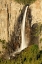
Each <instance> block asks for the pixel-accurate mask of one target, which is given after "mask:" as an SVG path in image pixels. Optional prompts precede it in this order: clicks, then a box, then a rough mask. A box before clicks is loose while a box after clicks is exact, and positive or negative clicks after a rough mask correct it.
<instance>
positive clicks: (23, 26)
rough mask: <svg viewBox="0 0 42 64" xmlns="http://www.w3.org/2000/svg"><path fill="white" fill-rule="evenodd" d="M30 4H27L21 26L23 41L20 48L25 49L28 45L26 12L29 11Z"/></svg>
mask: <svg viewBox="0 0 42 64" xmlns="http://www.w3.org/2000/svg"><path fill="white" fill-rule="evenodd" d="M27 9H28V6H26V9H25V12H24V15H23V21H22V26H21V36H22V43H21V47H20V49H21V50H23V49H25V48H26V47H27V43H26V39H25V21H26V13H27Z"/></svg>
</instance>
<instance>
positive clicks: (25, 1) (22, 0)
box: [15, 0, 35, 5]
mask: <svg viewBox="0 0 42 64" xmlns="http://www.w3.org/2000/svg"><path fill="white" fill-rule="evenodd" d="M15 1H17V2H18V3H22V4H25V5H26V4H31V3H33V2H34V1H35V0H15Z"/></svg>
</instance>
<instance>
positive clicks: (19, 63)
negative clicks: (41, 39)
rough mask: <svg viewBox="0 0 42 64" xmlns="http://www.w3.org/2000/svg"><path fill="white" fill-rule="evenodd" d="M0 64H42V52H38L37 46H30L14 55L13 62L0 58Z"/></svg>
mask: <svg viewBox="0 0 42 64" xmlns="http://www.w3.org/2000/svg"><path fill="white" fill-rule="evenodd" d="M0 64H42V51H39V49H38V46H37V45H32V46H29V48H26V49H25V50H23V51H22V52H20V54H18V55H16V57H15V58H14V59H13V60H2V59H1V58H0Z"/></svg>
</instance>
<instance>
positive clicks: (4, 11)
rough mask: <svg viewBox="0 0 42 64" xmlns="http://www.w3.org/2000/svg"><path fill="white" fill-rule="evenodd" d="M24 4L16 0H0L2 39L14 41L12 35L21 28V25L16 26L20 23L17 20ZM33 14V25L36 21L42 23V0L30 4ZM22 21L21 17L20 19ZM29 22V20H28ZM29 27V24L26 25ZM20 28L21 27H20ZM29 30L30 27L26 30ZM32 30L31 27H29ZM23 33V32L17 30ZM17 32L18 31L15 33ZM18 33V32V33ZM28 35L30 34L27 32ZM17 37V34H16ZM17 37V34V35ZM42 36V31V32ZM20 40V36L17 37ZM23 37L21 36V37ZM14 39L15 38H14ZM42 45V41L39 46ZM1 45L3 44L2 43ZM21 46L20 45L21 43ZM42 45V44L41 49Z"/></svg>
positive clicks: (0, 32)
mask: <svg viewBox="0 0 42 64" xmlns="http://www.w3.org/2000/svg"><path fill="white" fill-rule="evenodd" d="M23 6H24V5H22V4H19V3H17V2H15V1H14V0H0V39H2V40H6V41H7V42H8V41H10V40H11V41H12V39H11V37H13V35H12V34H13V33H15V30H17V31H18V30H20V28H19V27H20V26H21V25H19V26H18V27H17V26H16V28H17V29H15V27H14V26H15V24H16V25H17V24H19V23H18V22H17V19H18V17H19V15H20V14H21V10H22V9H23ZM30 9H31V14H32V22H31V26H32V25H33V24H35V23H41V24H42V0H37V1H35V2H34V3H33V4H31V5H30ZM19 21H21V18H20V20H19ZM20 23H21V22H20ZM26 23H27V22H26ZM26 26H27V27H28V24H27V25H26ZM18 28H19V29H18ZM27 31H28V28H27V30H26V32H27ZM29 31H30V29H29ZM17 33H19V34H20V33H21V32H17ZM15 34H16V33H15ZM17 35H18V34H17ZM26 36H27V37H28V34H26ZM14 37H15V36H14ZM16 37H17V36H16ZM41 37H42V32H41ZM41 37H40V38H41ZM16 39H17V42H18V37H17V38H16ZM19 39H21V36H20V37H19ZM13 41H14V39H13ZM40 45H42V44H41V43H40V44H39V46H40ZM0 46H1V44H0ZM19 46H20V45H19ZM41 47H42V46H40V49H41Z"/></svg>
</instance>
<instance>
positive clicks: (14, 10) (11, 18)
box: [0, 0, 23, 41]
mask: <svg viewBox="0 0 42 64" xmlns="http://www.w3.org/2000/svg"><path fill="white" fill-rule="evenodd" d="M22 8H23V5H22V4H18V3H16V2H15V1H13V0H12V1H10V0H4V1H3V0H0V39H2V40H6V41H8V40H9V39H10V37H11V35H12V31H14V23H15V22H16V21H17V18H18V16H19V15H20V13H21V9H22Z"/></svg>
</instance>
